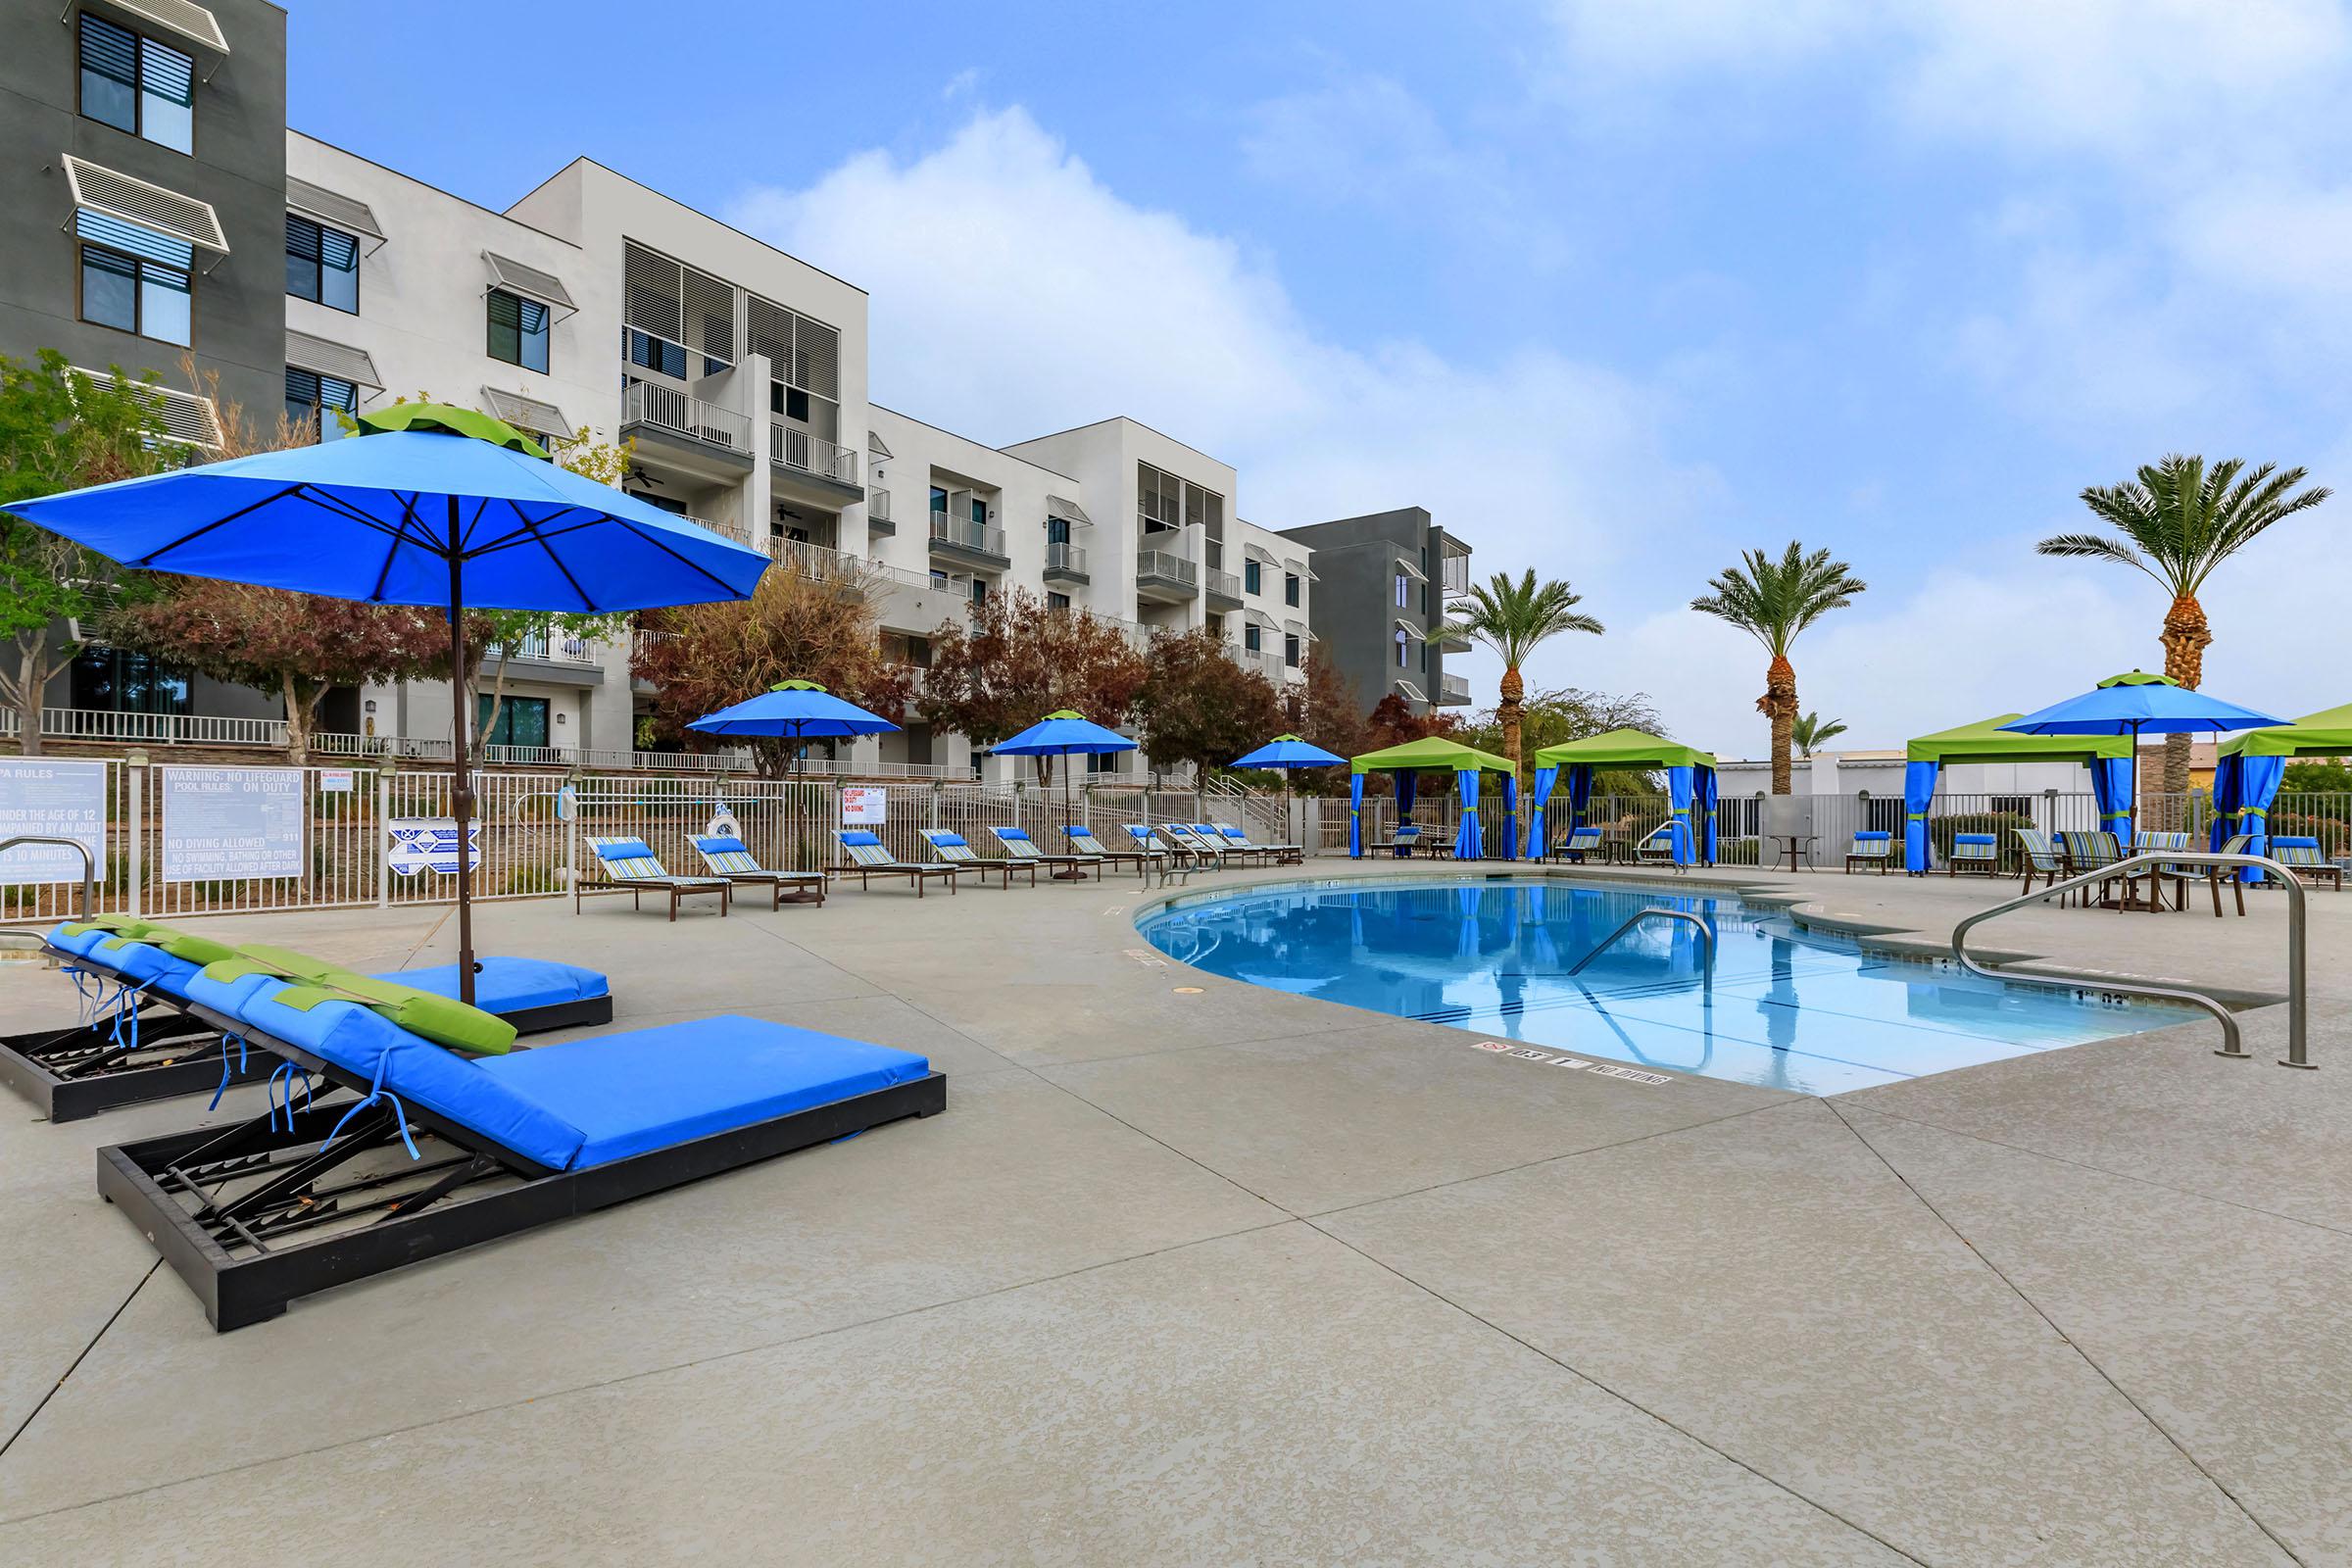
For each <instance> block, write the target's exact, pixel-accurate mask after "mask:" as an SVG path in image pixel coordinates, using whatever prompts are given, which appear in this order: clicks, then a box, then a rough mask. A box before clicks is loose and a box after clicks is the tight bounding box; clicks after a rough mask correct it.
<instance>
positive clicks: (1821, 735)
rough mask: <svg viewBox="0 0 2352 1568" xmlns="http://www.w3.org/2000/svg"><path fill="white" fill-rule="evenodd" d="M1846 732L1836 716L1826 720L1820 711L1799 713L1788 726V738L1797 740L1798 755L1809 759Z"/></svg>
mask: <svg viewBox="0 0 2352 1568" xmlns="http://www.w3.org/2000/svg"><path fill="white" fill-rule="evenodd" d="M1844 733H1845V726H1844V725H1843V724H1840V723H1839V722H1838V720H1836V719H1834V718H1833V719H1830V720H1828V721H1826V722H1825V721H1824V720H1823V719H1822V716H1821V715H1820V714H1819V713H1799V714H1797V715H1796V717H1795V719H1794V720H1793V721H1792V722H1791V723H1790V724H1789V739H1790V740H1792V741H1794V742H1796V750H1797V753H1798V755H1800V756H1802V757H1804V758H1805V759H1806V760H1811V759H1812V756H1813V754H1814V753H1815V752H1817V751H1819V750H1821V748H1823V747H1824V746H1827V745H1829V744H1830V742H1832V741H1834V740H1836V739H1837V738H1838V736H1840V735H1842V734H1844Z"/></svg>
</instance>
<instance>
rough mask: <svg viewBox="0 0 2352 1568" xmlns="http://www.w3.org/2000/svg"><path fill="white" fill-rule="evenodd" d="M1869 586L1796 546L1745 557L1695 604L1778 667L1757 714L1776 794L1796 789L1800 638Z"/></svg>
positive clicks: (1768, 677) (1768, 676)
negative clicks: (1764, 724)
mask: <svg viewBox="0 0 2352 1568" xmlns="http://www.w3.org/2000/svg"><path fill="white" fill-rule="evenodd" d="M1869 586H1870V585H1869V584H1868V583H1865V582H1863V581H1862V580H1860V579H1859V578H1857V577H1856V576H1854V574H1853V568H1852V567H1851V566H1848V565H1847V564H1845V563H1844V562H1842V561H1833V560H1831V559H1830V553H1829V552H1828V551H1827V550H1816V551H1813V552H1811V553H1810V554H1808V553H1807V552H1806V550H1805V547H1804V546H1803V545H1801V544H1798V543H1797V542H1796V541H1795V540H1793V539H1791V540H1790V541H1789V548H1788V549H1787V550H1786V551H1784V552H1782V554H1781V557H1780V559H1779V560H1777V561H1776V560H1774V559H1773V558H1772V557H1770V556H1768V555H1766V554H1765V553H1764V552H1763V551H1761V550H1749V551H1745V552H1742V560H1741V564H1739V565H1736V566H1727V567H1725V568H1724V570H1723V571H1721V572H1719V573H1718V574H1717V575H1716V576H1715V578H1714V579H1713V580H1712V581H1710V582H1709V583H1708V584H1707V588H1708V590H1709V591H1708V592H1707V593H1705V594H1702V595H1700V596H1699V597H1698V598H1696V599H1693V600H1691V609H1692V610H1695V611H1697V612H1699V613H1701V614H1705V615H1714V616H1716V617H1718V618H1719V619H1722V620H1727V621H1729V622H1731V623H1732V624H1733V625H1735V626H1737V627H1739V628H1740V630H1741V631H1743V632H1746V633H1747V634H1748V635H1749V636H1751V637H1753V638H1755V640H1756V641H1757V642H1759V643H1762V644H1763V645H1764V648H1765V650H1766V652H1768V653H1770V654H1771V655H1772V662H1771V663H1769V664H1768V665H1766V666H1765V670H1764V695H1763V696H1761V697H1759V698H1757V699H1756V710H1757V711H1759V712H1761V713H1762V714H1763V715H1764V716H1765V717H1766V718H1768V719H1770V720H1771V721H1772V793H1773V794H1775V795H1787V794H1788V793H1789V789H1790V787H1791V786H1790V778H1789V742H1790V740H1791V738H1792V736H1793V732H1794V729H1795V725H1796V712H1797V709H1796V669H1795V666H1794V665H1792V664H1790V663H1789V649H1790V648H1791V647H1793V646H1794V645H1795V643H1796V639H1797V635H1798V634H1799V633H1800V632H1802V631H1803V630H1804V629H1805V628H1806V627H1808V626H1810V625H1812V624H1813V623H1814V622H1815V621H1817V620H1819V619H1820V618H1821V617H1822V616H1824V615H1826V614H1828V613H1830V612H1831V611H1833V610H1842V609H1844V608H1845V607H1846V606H1847V605H1850V604H1852V603H1853V602H1854V595H1856V594H1858V593H1861V592H1862V591H1863V590H1864V589H1866V588H1868V587H1869Z"/></svg>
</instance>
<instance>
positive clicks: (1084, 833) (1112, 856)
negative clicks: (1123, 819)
mask: <svg viewBox="0 0 2352 1568" xmlns="http://www.w3.org/2000/svg"><path fill="white" fill-rule="evenodd" d="M1061 834H1062V837H1064V838H1066V839H1068V840H1069V841H1070V848H1071V849H1073V850H1075V851H1077V852H1078V853H1079V854H1080V855H1087V856H1092V857H1093V858H1096V859H1098V860H1101V861H1102V862H1103V863H1104V864H1105V865H1111V866H1118V865H1124V864H1126V863H1127V862H1128V861H1130V860H1132V861H1134V862H1135V874H1136V876H1137V877H1138V878H1139V879H1140V878H1143V877H1147V876H1149V875H1151V873H1152V870H1153V869H1154V868H1158V867H1164V866H1165V865H1167V863H1168V861H1169V859H1170V856H1169V854H1168V851H1167V847H1166V846H1165V845H1162V846H1161V847H1160V848H1159V849H1157V850H1147V849H1144V848H1142V847H1141V846H1140V845H1139V846H1138V847H1136V848H1135V849H1132V850H1114V849H1112V848H1111V847H1110V846H1109V845H1107V844H1105V843H1103V841H1102V840H1101V839H1099V838H1097V837H1095V830H1094V829H1093V828H1091V827H1077V826H1072V827H1065V828H1063V829H1062V830H1061Z"/></svg>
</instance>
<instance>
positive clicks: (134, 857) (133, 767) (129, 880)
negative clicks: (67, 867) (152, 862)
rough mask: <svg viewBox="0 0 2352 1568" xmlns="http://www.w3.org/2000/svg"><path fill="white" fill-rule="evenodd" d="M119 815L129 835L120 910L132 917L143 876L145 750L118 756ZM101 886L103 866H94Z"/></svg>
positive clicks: (140, 904)
mask: <svg viewBox="0 0 2352 1568" xmlns="http://www.w3.org/2000/svg"><path fill="white" fill-rule="evenodd" d="M123 821H124V829H125V831H126V832H127V833H128V834H129V836H130V857H129V861H128V865H127V868H126V872H125V885H124V887H123V913H125V914H128V915H130V916H132V917H133V918H136V917H137V916H138V915H139V914H140V913H141V912H142V907H143V901H142V899H141V896H140V895H141V893H142V891H143V890H144V886H145V884H146V880H147V754H146V753H145V752H138V751H134V752H132V753H131V754H130V755H129V756H128V757H125V758H124V759H123ZM98 878H99V883H100V885H101V886H103V885H104V884H105V880H106V867H104V866H100V867H99V868H98Z"/></svg>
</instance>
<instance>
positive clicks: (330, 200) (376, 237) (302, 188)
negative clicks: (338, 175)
mask: <svg viewBox="0 0 2352 1568" xmlns="http://www.w3.org/2000/svg"><path fill="white" fill-rule="evenodd" d="M286 206H287V208H288V209H289V210H290V211H293V212H297V213H300V214H301V215H302V216H303V217H305V218H308V219H313V220H315V221H319V222H321V223H324V224H326V225H327V226H328V227H329V228H339V229H341V230H342V231H343V232H344V233H346V234H350V235H353V236H355V237H356V238H359V239H365V240H368V241H370V243H369V245H368V254H369V255H373V254H374V253H375V249H376V247H377V246H379V245H381V244H383V242H384V238H385V235H384V229H383V225H382V224H380V223H378V222H377V221H375V209H374V208H372V207H370V206H368V204H367V203H366V202H364V201H362V200H360V199H359V198H358V197H357V196H346V195H344V194H343V193H342V192H341V191H333V190H328V189H327V188H326V187H325V186H324V185H314V184H312V183H311V182H310V181H309V180H307V179H296V178H295V177H294V176H293V175H292V174H288V175H287V176H286Z"/></svg>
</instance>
